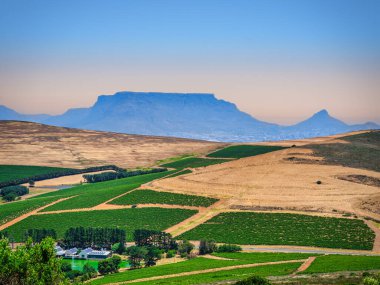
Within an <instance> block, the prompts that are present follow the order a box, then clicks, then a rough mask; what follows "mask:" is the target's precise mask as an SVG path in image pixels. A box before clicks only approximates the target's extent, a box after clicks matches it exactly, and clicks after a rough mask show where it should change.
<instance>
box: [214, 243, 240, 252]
mask: <svg viewBox="0 0 380 285" xmlns="http://www.w3.org/2000/svg"><path fill="white" fill-rule="evenodd" d="M237 251H242V248H241V246H238V245H235V244H222V245H220V246H218V247H217V248H216V252H237Z"/></svg>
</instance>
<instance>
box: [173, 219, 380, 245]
mask: <svg viewBox="0 0 380 285" xmlns="http://www.w3.org/2000/svg"><path fill="white" fill-rule="evenodd" d="M180 238H184V239H189V240H200V239H214V240H216V241H217V242H226V243H238V244H261V245H298V246H317V247H326V248H346V249H361V250H371V249H372V247H373V242H374V239H375V234H374V233H373V232H372V230H371V229H370V228H369V227H368V226H367V225H366V224H365V223H364V222H363V221H362V220H356V219H343V218H326V217H317V216H307V215H299V214H279V213H253V212H241V213H222V214H219V215H218V216H216V217H214V218H212V219H210V220H209V221H207V222H206V223H204V224H201V225H199V226H198V227H196V228H194V229H192V230H190V231H188V232H186V233H184V234H182V235H181V236H180Z"/></svg>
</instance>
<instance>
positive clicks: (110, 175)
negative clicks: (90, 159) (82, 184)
mask: <svg viewBox="0 0 380 285" xmlns="http://www.w3.org/2000/svg"><path fill="white" fill-rule="evenodd" d="M163 171H167V168H162V167H159V168H151V169H137V170H129V171H125V170H124V169H121V170H119V171H116V172H103V173H98V174H85V175H83V178H84V179H85V180H86V181H87V182H88V183H96V182H102V181H108V180H115V179H121V178H126V177H132V176H138V175H143V174H150V173H157V172H163Z"/></svg>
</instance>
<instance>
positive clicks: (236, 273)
mask: <svg viewBox="0 0 380 285" xmlns="http://www.w3.org/2000/svg"><path fill="white" fill-rule="evenodd" d="M300 265H301V263H286V264H275V265H266V266H258V267H252V268H241V269H232V270H226V271H219V272H218V271H217V272H212V273H202V274H197V275H191V276H182V277H174V278H168V279H161V280H155V281H146V282H136V283H133V284H138V285H159V284H160V285H193V284H217V283H215V282H217V281H223V283H222V284H226V282H225V281H227V280H228V281H238V280H241V279H246V278H248V277H250V276H252V275H256V276H261V277H267V276H281V275H289V274H291V273H292V272H294V271H295V270H296V269H297V268H298V267H299V266H300ZM227 284H231V283H227Z"/></svg>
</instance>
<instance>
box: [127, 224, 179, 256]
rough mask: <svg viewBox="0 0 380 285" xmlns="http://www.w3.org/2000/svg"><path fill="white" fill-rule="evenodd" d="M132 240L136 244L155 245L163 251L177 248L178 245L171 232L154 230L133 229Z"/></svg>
mask: <svg viewBox="0 0 380 285" xmlns="http://www.w3.org/2000/svg"><path fill="white" fill-rule="evenodd" d="M133 240H134V242H135V244H136V246H147V247H156V248H158V249H163V250H164V251H165V252H166V251H168V250H171V249H177V247H178V245H177V242H176V241H175V239H174V238H173V237H172V235H171V234H168V233H165V232H160V231H155V230H144V229H139V230H135V231H134V233H133Z"/></svg>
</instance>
